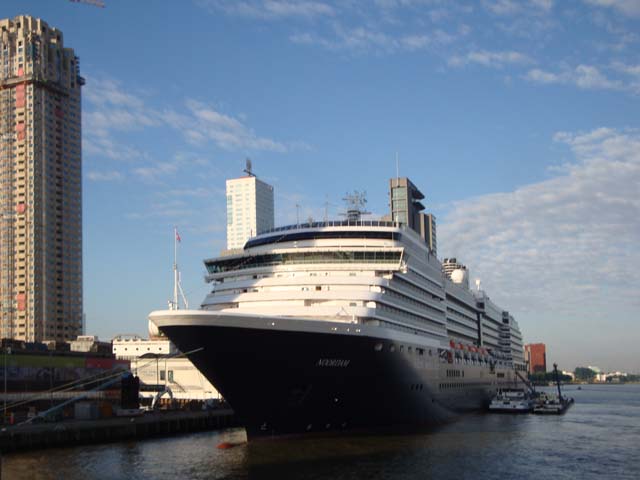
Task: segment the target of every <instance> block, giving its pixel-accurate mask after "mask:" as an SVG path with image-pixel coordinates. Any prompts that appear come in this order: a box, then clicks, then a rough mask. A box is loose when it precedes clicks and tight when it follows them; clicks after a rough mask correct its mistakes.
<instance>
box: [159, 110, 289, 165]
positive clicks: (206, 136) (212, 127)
mask: <svg viewBox="0 0 640 480" xmlns="http://www.w3.org/2000/svg"><path fill="white" fill-rule="evenodd" d="M185 107H186V109H187V113H186V114H185V113H179V112H177V111H174V110H167V111H165V112H164V113H163V115H162V117H163V119H164V121H165V122H166V123H167V124H168V125H170V126H172V127H173V128H175V129H176V130H178V131H180V132H182V134H183V135H184V136H185V138H186V139H187V141H188V142H190V143H192V144H203V143H207V142H213V143H215V144H216V145H218V146H219V147H220V148H223V149H225V150H263V151H271V152H280V153H284V152H287V151H289V150H290V149H291V146H288V145H286V144H284V143H282V142H278V141H275V140H272V139H270V138H266V137H260V136H258V135H256V134H255V132H254V131H253V130H252V129H250V128H249V127H247V126H246V125H245V124H244V123H243V122H242V121H240V120H239V119H238V118H235V117H232V116H230V115H226V114H223V113H221V112H219V111H217V110H216V109H215V108H214V107H213V106H211V105H207V104H205V103H203V102H199V101H197V100H194V99H187V100H186V101H185Z"/></svg>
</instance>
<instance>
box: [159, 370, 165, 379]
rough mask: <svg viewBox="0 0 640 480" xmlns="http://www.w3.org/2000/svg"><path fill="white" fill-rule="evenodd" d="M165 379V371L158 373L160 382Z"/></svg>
mask: <svg viewBox="0 0 640 480" xmlns="http://www.w3.org/2000/svg"><path fill="white" fill-rule="evenodd" d="M164 379H165V371H164V370H162V371H160V380H164Z"/></svg>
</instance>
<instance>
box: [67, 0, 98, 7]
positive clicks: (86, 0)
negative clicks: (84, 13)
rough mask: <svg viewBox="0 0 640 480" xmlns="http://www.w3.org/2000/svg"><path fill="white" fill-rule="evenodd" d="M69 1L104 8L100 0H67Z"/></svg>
mask: <svg viewBox="0 0 640 480" xmlns="http://www.w3.org/2000/svg"><path fill="white" fill-rule="evenodd" d="M69 1H70V2H71V3H85V4H87V5H93V6H94V7H99V8H104V7H105V5H104V2H103V1H102V0H69Z"/></svg>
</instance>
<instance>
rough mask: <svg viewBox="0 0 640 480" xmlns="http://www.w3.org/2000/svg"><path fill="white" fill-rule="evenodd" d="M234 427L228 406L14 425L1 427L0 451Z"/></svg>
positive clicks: (138, 438)
mask: <svg viewBox="0 0 640 480" xmlns="http://www.w3.org/2000/svg"><path fill="white" fill-rule="evenodd" d="M236 426H238V422H237V420H236V417H235V415H234V413H233V411H232V410H230V409H220V410H209V411H195V412H191V411H157V412H147V413H145V414H144V415H142V416H139V417H113V418H106V419H98V420H68V421H62V422H53V423H39V424H28V425H27V424H24V425H14V426H7V427H4V428H2V429H1V430H0V452H2V453H6V452H15V451H20V450H30V449H38V448H48V447H61V446H70V445H85V444H88V443H107V442H116V441H121V440H130V439H131V440H141V439H144V438H150V437H160V436H171V435H178V434H183V433H191V432H199V431H205V430H217V429H221V428H230V427H236Z"/></svg>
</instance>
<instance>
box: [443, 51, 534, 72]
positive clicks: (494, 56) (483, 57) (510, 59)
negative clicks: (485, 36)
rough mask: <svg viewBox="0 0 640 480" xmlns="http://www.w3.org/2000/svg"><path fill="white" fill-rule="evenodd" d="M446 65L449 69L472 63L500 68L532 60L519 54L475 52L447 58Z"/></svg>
mask: <svg viewBox="0 0 640 480" xmlns="http://www.w3.org/2000/svg"><path fill="white" fill-rule="evenodd" d="M447 63H448V64H449V66H450V67H463V66H465V65H469V64H472V63H473V64H477V65H482V66H484V67H490V68H502V67H503V66H505V65H507V64H519V65H522V64H527V63H533V60H532V59H531V58H529V57H528V56H527V55H525V54H523V53H520V52H514V51H503V52H490V51H487V50H475V51H472V52H469V53H467V54H466V55H463V56H459V55H456V56H453V57H451V58H449V60H448V62H447Z"/></svg>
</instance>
